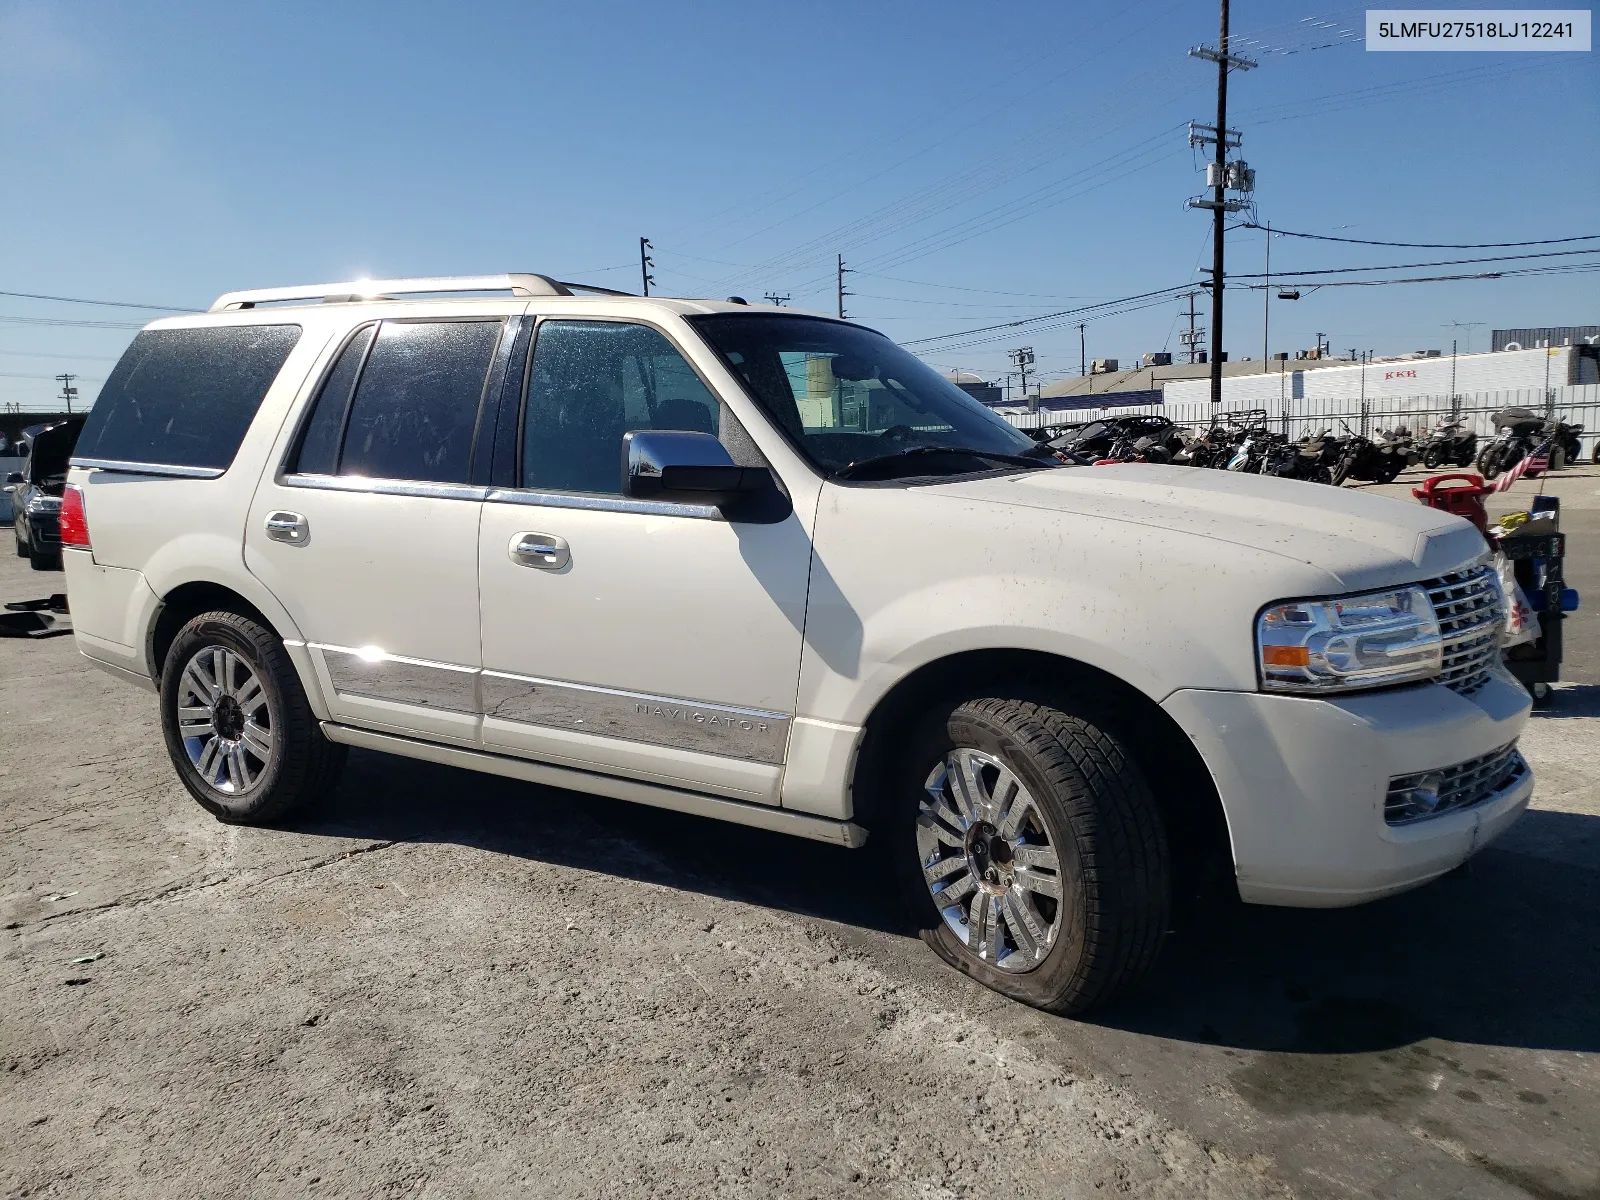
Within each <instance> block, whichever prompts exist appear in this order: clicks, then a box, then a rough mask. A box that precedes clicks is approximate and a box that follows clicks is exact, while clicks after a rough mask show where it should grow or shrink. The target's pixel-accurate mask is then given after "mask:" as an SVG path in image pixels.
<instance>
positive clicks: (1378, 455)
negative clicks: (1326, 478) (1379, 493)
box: [1333, 422, 1415, 487]
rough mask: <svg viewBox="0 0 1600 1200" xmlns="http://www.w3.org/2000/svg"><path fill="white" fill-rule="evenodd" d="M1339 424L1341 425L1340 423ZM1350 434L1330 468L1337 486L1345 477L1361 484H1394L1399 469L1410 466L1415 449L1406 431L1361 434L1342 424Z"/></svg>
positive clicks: (1402, 469)
mask: <svg viewBox="0 0 1600 1200" xmlns="http://www.w3.org/2000/svg"><path fill="white" fill-rule="evenodd" d="M1341 424H1344V423H1343V422H1341ZM1344 427H1345V431H1346V432H1347V433H1348V434H1349V436H1348V437H1347V438H1346V439H1345V443H1344V447H1343V449H1342V451H1341V453H1340V455H1339V463H1338V465H1337V466H1336V467H1335V468H1334V470H1333V484H1334V486H1335V487H1339V486H1340V485H1342V484H1343V483H1344V481H1345V480H1346V479H1359V480H1361V481H1362V482H1364V483H1393V482H1394V481H1395V479H1396V478H1398V477H1399V475H1400V472H1401V471H1404V470H1405V469H1406V468H1407V467H1408V466H1410V465H1411V462H1412V457H1413V455H1414V454H1415V448H1414V447H1413V446H1412V444H1411V436H1410V434H1409V432H1408V431H1406V430H1399V429H1397V430H1394V431H1392V432H1391V433H1387V434H1386V433H1383V432H1382V431H1379V432H1378V434H1377V435H1376V436H1374V437H1370V438H1369V437H1363V436H1362V435H1361V434H1359V433H1357V432H1355V430H1353V429H1351V428H1350V426H1349V425H1348V424H1345V426H1344Z"/></svg>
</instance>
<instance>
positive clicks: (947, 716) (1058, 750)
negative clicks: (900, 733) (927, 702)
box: [892, 699, 1169, 1014]
mask: <svg viewBox="0 0 1600 1200" xmlns="http://www.w3.org/2000/svg"><path fill="white" fill-rule="evenodd" d="M896 774H897V781H896V791H897V795H898V799H897V810H898V811H897V813H896V817H897V825H898V828H896V829H895V830H894V834H893V842H894V844H893V846H892V853H893V854H894V857H895V860H896V867H897V873H898V875H899V877H900V882H901V887H902V891H903V893H904V896H905V899H906V901H907V903H908V905H909V906H910V908H911V912H912V914H913V916H914V918H915V919H916V921H917V925H918V928H919V929H920V930H921V931H922V936H923V940H925V941H927V942H928V944H929V945H930V946H932V947H933V949H934V951H935V952H936V953H938V954H939V956H940V957H941V958H943V959H945V961H947V962H949V963H950V964H951V965H952V966H954V967H956V968H958V969H959V970H961V971H964V972H965V973H966V974H968V975H971V976H972V977H973V978H974V979H976V980H978V981H979V982H980V983H983V984H985V985H986V986H988V987H990V988H993V989H994V990H995V991H997V992H1000V993H1002V994H1004V995H1007V996H1010V997H1012V998H1013V999H1016V1000H1020V1001H1022V1002H1023V1003H1025V1004H1030V1005H1033V1006H1034V1007H1035V1008H1043V1009H1048V1010H1050V1011H1053V1012H1059V1013H1067V1014H1072V1013H1081V1012H1086V1011H1087V1010H1089V1009H1091V1008H1094V1007H1096V1006H1098V1005H1102V1004H1105V1003H1106V1002H1108V1001H1109V1000H1111V999H1113V998H1114V997H1115V996H1117V995H1118V994H1120V993H1122V992H1124V991H1126V990H1127V989H1128V988H1130V987H1132V986H1133V985H1135V984H1136V983H1138V982H1139V981H1140V980H1141V979H1142V978H1143V977H1144V975H1145V974H1146V973H1147V972H1148V971H1149V969H1150V967H1151V965H1152V964H1153V963H1154V962H1155V959H1156V955H1157V952H1158V951H1159V949H1160V947H1161V943H1162V940H1163V938H1164V936H1165V934H1166V928H1167V913H1168V903H1169V902H1168V893H1169V882H1168V862H1167V842H1166V835H1165V831H1164V829H1163V826H1162V822H1161V817H1160V814H1159V812H1158V811H1157V809H1156V806H1155V801H1154V799H1153V798H1152V796H1151V794H1150V790H1149V787H1148V786H1147V784H1146V783H1145V780H1144V778H1143V776H1142V775H1141V774H1140V772H1139V770H1138V768H1137V767H1136V766H1135V765H1134V763H1133V762H1132V761H1131V759H1130V758H1129V756H1128V755H1127V753H1126V751H1125V750H1124V749H1123V747H1122V746H1121V744H1120V743H1118V742H1117V741H1116V739H1114V738H1113V737H1111V736H1110V735H1109V734H1108V733H1106V732H1105V731H1104V730H1103V729H1100V728H1099V727H1097V726H1096V725H1095V724H1093V723H1092V722H1091V721H1089V720H1086V719H1084V718H1082V717H1078V716H1074V715H1070V714H1068V713H1065V712H1061V711H1058V710H1056V709H1053V708H1049V707H1046V706H1044V705H1041V704H1035V703H1029V702H1024V701H1015V700H1004V699H981V700H972V701H968V702H966V703H964V704H961V705H960V706H958V707H956V708H955V709H954V710H953V711H952V710H950V709H945V710H944V713H943V715H942V716H937V715H936V716H935V717H933V718H930V719H929V720H928V721H926V722H925V724H924V725H923V727H922V728H921V729H920V730H919V731H918V732H917V733H916V734H915V735H913V737H912V738H911V739H910V743H909V745H908V746H907V747H906V751H905V753H904V755H903V756H902V759H901V761H900V764H899V769H898V771H897V772H896Z"/></svg>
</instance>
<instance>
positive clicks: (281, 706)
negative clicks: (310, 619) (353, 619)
mask: <svg viewBox="0 0 1600 1200" xmlns="http://www.w3.org/2000/svg"><path fill="white" fill-rule="evenodd" d="M212 648H219V649H221V650H224V651H227V652H230V653H232V654H233V655H236V656H237V657H238V658H240V659H242V660H243V661H244V663H245V664H246V666H247V667H248V668H249V669H250V670H251V671H253V672H254V674H255V676H256V677H257V679H258V680H259V681H260V682H261V685H262V691H263V692H264V693H265V697H266V703H265V708H266V711H267V714H268V722H269V724H268V726H267V728H268V729H269V731H270V733H271V741H272V749H273V753H272V755H271V758H270V760H269V761H267V762H266V763H265V765H264V767H262V769H260V771H259V773H258V774H257V776H256V777H255V779H254V781H253V783H251V784H250V786H248V787H245V788H242V789H240V790H239V791H238V792H237V794H231V795H230V794H227V793H225V792H223V791H221V790H219V789H218V788H217V787H215V786H213V785H211V784H209V783H207V782H206V780H205V778H203V777H202V775H201V772H200V771H199V769H198V768H197V767H196V764H195V763H194V762H193V761H192V760H191V758H190V755H189V750H188V749H187V747H186V745H185V742H184V739H183V736H182V735H181V734H180V732H179V728H178V703H179V695H180V686H181V680H180V677H181V676H182V674H183V672H184V670H185V668H186V666H187V665H188V664H189V663H190V662H191V661H192V660H193V659H194V657H195V655H196V654H198V653H200V652H201V651H202V650H206V649H212ZM218 724H219V725H220V724H221V722H220V720H218ZM161 730H162V733H163V734H164V736H165V739H166V743H167V754H168V755H169V756H170V757H171V758H172V765H173V767H174V768H176V770H177V772H178V778H179V779H181V780H182V781H183V786H184V787H186V788H188V789H189V794H190V795H191V796H193V797H194V798H195V800H196V801H198V802H199V804H200V806H201V807H202V808H204V809H205V810H206V811H207V812H209V813H211V814H212V815H213V816H215V817H216V818H217V819H218V820H219V821H226V822H228V823H230V824H240V825H253V824H260V823H262V822H266V821H273V820H276V819H278V818H280V817H283V816H285V815H287V814H288V813H290V812H292V811H294V810H295V809H297V808H301V807H303V806H304V805H306V804H309V803H311V802H312V801H314V800H317V799H319V798H320V797H321V796H323V795H324V794H326V793H327V792H328V791H330V790H331V789H332V788H333V786H334V784H335V783H337V782H338V779H339V773H340V772H341V771H342V770H343V768H344V761H345V753H346V751H345V747H343V746H338V745H335V744H334V743H332V742H330V741H328V739H327V738H325V737H323V735H322V730H321V728H320V727H319V726H318V724H317V719H316V716H315V714H313V713H312V711H311V705H310V704H309V703H308V702H307V700H306V694H305V689H304V688H302V687H301V686H300V677H299V675H297V674H296V672H295V669H294V664H293V663H291V662H290V661H289V655H288V653H287V652H286V651H285V650H284V648H283V643H282V642H281V641H279V640H278V637H277V635H276V634H275V633H273V632H272V630H270V629H267V628H265V627H263V626H262V625H260V624H259V623H257V622H256V621H253V620H251V619H250V618H249V617H245V616H241V615H240V614H238V613H233V612H208V613H201V614H200V615H199V616H197V617H195V618H194V619H193V620H191V621H189V623H188V624H186V625H185V626H184V627H183V628H182V629H180V630H179V631H178V636H177V637H176V638H174V639H173V642H172V646H171V648H170V649H169V650H168V651H167V658H166V663H165V664H164V666H163V667H162V671H161Z"/></svg>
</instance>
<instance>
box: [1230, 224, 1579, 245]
mask: <svg viewBox="0 0 1600 1200" xmlns="http://www.w3.org/2000/svg"><path fill="white" fill-rule="evenodd" d="M1245 228H1246V229H1260V228H1261V226H1260V225H1257V224H1256V223H1255V222H1253V221H1246V222H1245ZM1272 232H1273V234H1274V235H1275V236H1277V237H1296V238H1310V239H1311V240H1312V241H1317V242H1347V243H1349V244H1350V245H1352V246H1400V247H1404V248H1406V249H1410V250H1513V249H1515V248H1517V247H1519V246H1561V245H1565V244H1567V243H1568V242H1595V241H1600V233H1586V234H1583V235H1581V236H1579V237H1564V238H1540V239H1539V240H1538V241H1534V242H1378V241H1373V240H1371V239H1370V238H1347V237H1334V236H1332V235H1331V234H1326V233H1295V232H1294V231H1293V230H1289V229H1276V228H1274V229H1273V231H1272Z"/></svg>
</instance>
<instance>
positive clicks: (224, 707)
mask: <svg viewBox="0 0 1600 1200" xmlns="http://www.w3.org/2000/svg"><path fill="white" fill-rule="evenodd" d="M178 736H179V737H180V738H181V739H183V748H184V750H186V751H187V752H188V755H189V761H190V762H191V763H192V764H193V765H194V769H195V770H196V771H198V772H199V773H200V778H201V779H203V780H205V782H206V785H207V786H208V787H210V788H213V789H215V790H216V791H219V792H221V793H223V794H224V795H227V796H237V795H239V794H241V793H243V792H247V791H249V790H250V789H251V788H252V787H254V786H255V785H256V782H257V781H258V780H259V779H260V778H261V776H262V775H263V774H265V773H266V770H267V768H268V767H269V766H270V765H271V763H272V756H273V755H274V754H275V753H276V752H277V751H276V749H275V739H274V737H273V730H272V714H271V709H270V707H269V706H268V704H267V693H266V690H265V689H264V688H263V687H262V686H261V680H260V679H259V678H258V677H257V675H256V673H255V670H254V668H252V667H251V666H250V664H249V663H248V662H246V661H245V660H244V659H243V658H241V657H240V656H239V655H238V654H236V653H234V652H233V651H232V650H228V649H226V648H224V647H222V646H207V647H205V648H204V649H202V650H200V651H199V652H197V653H196V654H195V655H194V657H193V658H191V659H190V660H189V661H188V662H187V663H186V664H185V665H184V668H183V674H182V675H181V676H179V679H178Z"/></svg>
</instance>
